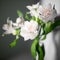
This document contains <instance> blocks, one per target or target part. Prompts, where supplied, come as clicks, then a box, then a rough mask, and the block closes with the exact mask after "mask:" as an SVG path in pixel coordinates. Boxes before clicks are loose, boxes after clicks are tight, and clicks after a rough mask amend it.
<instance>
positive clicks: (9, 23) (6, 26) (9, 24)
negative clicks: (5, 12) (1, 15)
mask: <svg viewBox="0 0 60 60" xmlns="http://www.w3.org/2000/svg"><path fill="white" fill-rule="evenodd" d="M2 28H3V30H5V32H4V34H13V35H15V34H16V30H15V29H14V27H13V26H12V21H11V20H9V18H8V19H7V24H4V25H3V27H2Z"/></svg>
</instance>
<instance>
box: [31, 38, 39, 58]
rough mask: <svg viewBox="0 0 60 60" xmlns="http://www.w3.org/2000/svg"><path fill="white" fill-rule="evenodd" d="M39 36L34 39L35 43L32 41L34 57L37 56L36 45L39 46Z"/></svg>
mask: <svg viewBox="0 0 60 60" xmlns="http://www.w3.org/2000/svg"><path fill="white" fill-rule="evenodd" d="M38 41H39V40H38V38H36V39H35V40H34V41H33V43H32V46H31V54H32V56H33V58H34V59H35V58H36V52H37V51H36V46H37V44H38Z"/></svg>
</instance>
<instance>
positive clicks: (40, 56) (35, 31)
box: [2, 2, 60, 60]
mask: <svg viewBox="0 0 60 60" xmlns="http://www.w3.org/2000/svg"><path fill="white" fill-rule="evenodd" d="M26 7H27V9H28V10H29V11H28V12H26V14H25V16H24V15H23V14H22V12H21V11H19V10H17V14H18V18H17V19H16V22H13V21H12V20H10V18H9V17H8V18H7V23H6V24H4V25H3V27H2V28H3V30H5V32H4V33H3V35H2V36H4V35H6V34H12V35H14V36H16V39H15V40H13V41H12V42H11V43H10V44H9V46H10V47H14V46H16V43H17V40H19V38H20V37H23V38H24V41H27V40H33V42H32V45H31V54H32V56H33V58H34V59H35V60H44V56H45V48H44V40H45V39H46V35H47V34H48V33H50V32H51V31H52V30H54V29H55V28H56V27H57V26H60V20H56V21H54V19H55V17H56V16H57V11H56V9H55V5H54V6H52V5H51V4H50V3H49V4H48V5H45V6H44V5H40V3H39V2H38V3H37V4H33V5H31V6H30V5H28V6H26Z"/></svg>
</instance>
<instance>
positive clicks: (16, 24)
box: [13, 17, 24, 28]
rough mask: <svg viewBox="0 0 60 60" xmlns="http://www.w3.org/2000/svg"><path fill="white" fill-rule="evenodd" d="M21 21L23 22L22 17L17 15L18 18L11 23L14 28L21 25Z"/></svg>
mask: <svg viewBox="0 0 60 60" xmlns="http://www.w3.org/2000/svg"><path fill="white" fill-rule="evenodd" d="M23 23H24V19H23V17H18V18H17V19H16V23H13V26H14V27H15V28H21V27H22V26H23Z"/></svg>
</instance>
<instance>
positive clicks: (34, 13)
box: [26, 3, 39, 17]
mask: <svg viewBox="0 0 60 60" xmlns="http://www.w3.org/2000/svg"><path fill="white" fill-rule="evenodd" d="M26 7H27V8H28V9H29V10H30V12H29V13H30V14H31V16H35V17H38V16H39V14H38V11H37V9H38V8H39V3H37V4H34V5H32V6H26Z"/></svg>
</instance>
